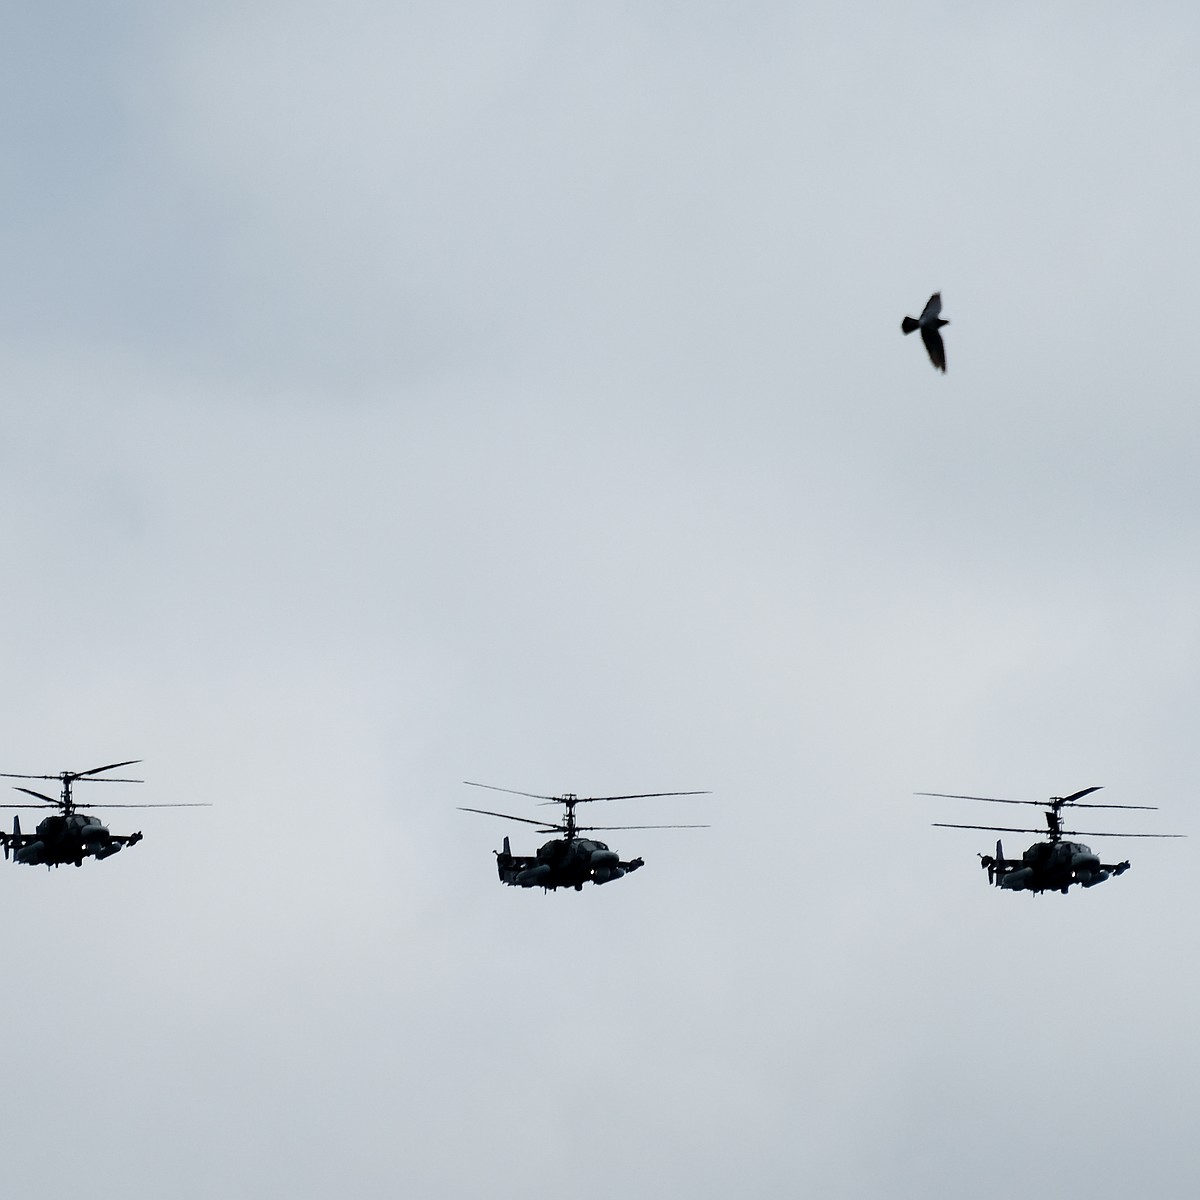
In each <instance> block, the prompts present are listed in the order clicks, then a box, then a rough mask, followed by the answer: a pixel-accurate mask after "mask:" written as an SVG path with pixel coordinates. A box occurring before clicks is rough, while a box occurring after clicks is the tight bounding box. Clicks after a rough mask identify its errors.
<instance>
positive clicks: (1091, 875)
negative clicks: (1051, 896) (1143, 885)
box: [985, 841, 1129, 893]
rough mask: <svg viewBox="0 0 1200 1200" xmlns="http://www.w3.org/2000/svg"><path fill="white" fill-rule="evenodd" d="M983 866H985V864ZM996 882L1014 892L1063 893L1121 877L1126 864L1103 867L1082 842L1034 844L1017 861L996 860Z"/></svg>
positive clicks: (1095, 855) (1097, 856) (999, 858)
mask: <svg viewBox="0 0 1200 1200" xmlns="http://www.w3.org/2000/svg"><path fill="white" fill-rule="evenodd" d="M985 865H986V864H985ZM995 867H996V874H997V876H998V878H997V880H996V882H997V883H998V885H999V886H1000V887H1002V888H1006V889H1008V890H1009V891H1013V892H1064V893H1065V892H1066V891H1067V889H1068V888H1069V887H1070V886H1071V885H1072V884H1076V883H1077V884H1079V885H1080V886H1081V887H1085V888H1089V887H1095V886H1096V884H1098V883H1103V882H1104V881H1105V880H1106V879H1109V878H1110V877H1111V876H1113V875H1122V874H1124V872H1125V871H1127V870H1128V869H1129V863H1128V862H1123V863H1115V864H1104V863H1102V862H1101V861H1100V856H1099V855H1098V854H1096V853H1095V851H1094V850H1092V848H1091V847H1090V846H1085V845H1084V844H1083V843H1082V842H1067V841H1051V842H1035V843H1034V844H1033V845H1032V846H1030V847H1029V849H1028V850H1026V851H1025V852H1024V854H1022V855H1021V857H1020V859H1006V858H1003V857H1000V856H997V858H996V860H995Z"/></svg>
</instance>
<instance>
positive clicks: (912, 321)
mask: <svg viewBox="0 0 1200 1200" xmlns="http://www.w3.org/2000/svg"><path fill="white" fill-rule="evenodd" d="M920 327H921V322H920V321H918V320H917V319H916V318H915V317H905V318H904V320H903V321H901V322H900V328H901V329H902V330H903V331H904V332H905V333H912V331H913V330H914V329H919V328H920Z"/></svg>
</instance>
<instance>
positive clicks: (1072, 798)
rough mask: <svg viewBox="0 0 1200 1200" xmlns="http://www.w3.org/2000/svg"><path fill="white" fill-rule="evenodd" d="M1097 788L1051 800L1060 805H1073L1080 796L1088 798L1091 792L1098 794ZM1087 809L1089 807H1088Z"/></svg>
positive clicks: (1055, 797)
mask: <svg viewBox="0 0 1200 1200" xmlns="http://www.w3.org/2000/svg"><path fill="white" fill-rule="evenodd" d="M1099 790H1100V788H1099V787H1090V788H1084V789H1083V790H1082V791H1080V792H1072V793H1071V794H1070V795H1069V796H1053V797H1051V799H1053V800H1057V801H1059V802H1060V803H1061V804H1074V803H1075V801H1076V800H1078V799H1079V797H1080V796H1090V795H1091V794H1092V793H1093V792H1098V791H1099ZM1088 807H1091V806H1090V805H1089V806H1088Z"/></svg>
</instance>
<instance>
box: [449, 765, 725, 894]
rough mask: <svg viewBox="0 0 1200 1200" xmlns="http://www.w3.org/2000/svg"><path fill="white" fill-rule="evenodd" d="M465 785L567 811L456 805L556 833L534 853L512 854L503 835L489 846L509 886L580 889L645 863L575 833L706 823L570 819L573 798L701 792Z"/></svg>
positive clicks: (592, 799)
mask: <svg viewBox="0 0 1200 1200" xmlns="http://www.w3.org/2000/svg"><path fill="white" fill-rule="evenodd" d="M463 782H464V783H466V785H467V786H468V787H479V788H487V789H488V790H489V791H493V792H507V793H508V794H509V795H511V796H527V797H529V799H531V800H541V801H542V802H543V803H545V804H561V805H562V806H563V807H564V808H565V809H566V811H567V816H566V820H565V821H563V822H557V821H535V820H532V819H531V818H529V817H514V816H512V815H511V814H510V813H500V812H492V811H491V810H490V809H486V808H462V807H461V806H460V808H459V811H460V812H473V813H480V814H482V815H483V816H485V817H500V818H502V819H503V820H506V821H521V822H522V823H524V824H526V825H537V826H539V829H540V832H542V833H561V834H562V835H563V836H562V837H558V838H553V839H552V840H551V841H548V842H546V843H545V845H543V846H540V847H539V848H538V852H537V854H536V855H532V856H530V855H521V854H513V852H512V849H511V847H510V846H509V842H508V838H507V837H505V839H504V849H503V850H495V851H493V853H494V854H495V855H496V871H497V873H498V874H499V876H500V882H501V883H506V884H508V885H509V886H510V887H524V888H531V887H540V888H544V889H545V890H546V891H553V890H555V889H556V888H560V887H561V888H574V889H575V890H576V891H577V892H581V891H583V885H584V884H585V883H588V882H589V881H590V882H591V883H596V884H600V883H609V882H611V881H612V880H614V879H620V878H621V877H622V876H624V875H628V874H629V873H630V872H631V871H636V870H638V869H639V868H641V867H643V866H645V863H644V862H643V860H642V859H640V858H634V859H631V860H630V861H629V862H622V861H621V858H620V855H618V854H617V852H616V851H615V850H610V849H609V848H608V847H607V846H606V845H605V844H604V843H603V842H598V841H595V840H593V839H592V838H581V837H580V836H579V834H580V833H581V832H583V833H591V832H593V831H595V830H610V829H707V828H708V826H707V825H578V824H576V821H575V806H576V805H577V804H595V803H598V802H606V801H609V800H646V799H650V798H651V797H656V796H707V795H708V793H707V792H637V793H635V794H633V795H628V796H577V795H575V794H574V792H566V793H564V794H563V795H561V796H542V795H538V794H537V793H536V792H518V791H514V790H513V789H512V788H502V787H494V786H493V785H492V784H490V783H472V782H471V781H470V780H464V781H463Z"/></svg>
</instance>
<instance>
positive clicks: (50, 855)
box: [0, 811, 142, 867]
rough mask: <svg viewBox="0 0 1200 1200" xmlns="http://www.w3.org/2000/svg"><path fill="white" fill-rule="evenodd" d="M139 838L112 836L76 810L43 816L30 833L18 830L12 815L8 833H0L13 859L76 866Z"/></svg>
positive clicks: (90, 817)
mask: <svg viewBox="0 0 1200 1200" xmlns="http://www.w3.org/2000/svg"><path fill="white" fill-rule="evenodd" d="M141 838H142V835H141V834H140V833H134V834H129V835H124V836H121V835H118V836H114V835H113V834H111V833H110V832H109V830H108V827H107V826H106V825H103V824H101V822H100V821H99V820H97V819H96V818H95V817H94V816H92V815H91V813H82V812H76V811H72V812H70V813H53V814H52V815H51V816H48V817H45V818H43V819H42V820H41V821H39V822H38V826H37V830H36V831H35V832H34V833H31V834H23V833H22V832H21V825H20V820H19V818H18V819H14V822H13V831H12V833H11V834H9V833H0V841H2V842H3V843H4V846H5V848H6V849H7V850H9V852H10V853H11V854H12V858H13V861H14V862H18V863H24V864H25V865H27V866H31V867H39V866H45V867H60V866H63V865H65V864H67V863H73V864H74V865H75V866H77V867H78V866H81V865H82V864H83V860H84V859H85V858H96V859H103V858H109V857H110V856H111V855H113V854H116V853H117V851H118V850H120V849H121V848H122V847H123V846H125V845H127V844H128V845H133V844H134V843H136V842H139V841H141Z"/></svg>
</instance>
